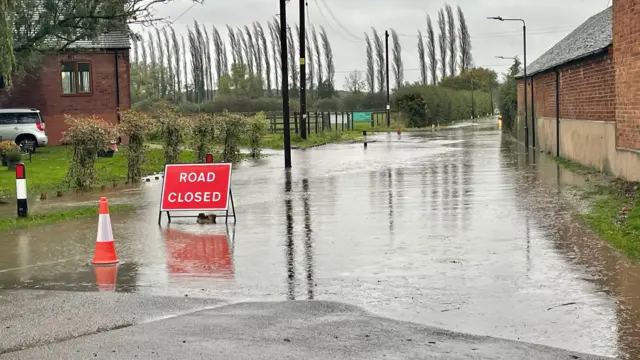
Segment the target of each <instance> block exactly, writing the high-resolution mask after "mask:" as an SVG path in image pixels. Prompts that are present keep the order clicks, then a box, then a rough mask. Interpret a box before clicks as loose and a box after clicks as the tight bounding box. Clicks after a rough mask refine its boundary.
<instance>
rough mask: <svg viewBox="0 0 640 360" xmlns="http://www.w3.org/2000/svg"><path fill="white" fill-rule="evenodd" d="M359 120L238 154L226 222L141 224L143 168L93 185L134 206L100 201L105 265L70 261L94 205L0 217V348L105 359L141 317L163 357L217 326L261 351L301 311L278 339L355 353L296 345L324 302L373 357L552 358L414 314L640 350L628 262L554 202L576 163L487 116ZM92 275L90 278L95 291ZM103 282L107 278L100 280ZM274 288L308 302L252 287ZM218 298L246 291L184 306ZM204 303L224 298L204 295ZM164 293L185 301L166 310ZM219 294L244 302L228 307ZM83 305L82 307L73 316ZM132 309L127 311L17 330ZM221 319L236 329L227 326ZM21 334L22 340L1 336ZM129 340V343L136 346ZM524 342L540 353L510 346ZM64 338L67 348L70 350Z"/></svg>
mask: <svg viewBox="0 0 640 360" xmlns="http://www.w3.org/2000/svg"><path fill="white" fill-rule="evenodd" d="M370 138H373V139H374V140H375V142H373V143H371V144H369V146H368V148H367V149H366V150H365V149H363V146H362V144H347V145H328V146H323V147H320V148H315V149H311V150H307V151H295V152H294V157H293V170H292V171H291V172H285V171H284V170H283V169H282V167H283V161H282V158H281V156H280V155H273V156H268V157H266V158H264V159H261V160H257V161H253V162H246V163H244V164H242V165H240V166H238V167H237V168H236V169H234V173H233V182H232V184H233V185H232V186H233V195H234V200H235V206H236V210H237V213H238V219H237V220H238V222H237V224H236V225H235V226H233V225H229V226H225V225H224V224H217V225H209V226H201V225H197V224H195V220H192V219H180V220H175V221H174V223H172V224H171V225H168V224H166V218H165V222H164V223H163V226H162V227H158V226H157V216H158V213H157V209H158V205H159V194H160V187H161V182H160V181H156V180H155V179H152V181H151V182H149V183H144V184H142V186H141V187H140V188H130V189H125V190H122V189H117V190H113V189H110V190H109V191H110V192H106V193H103V194H91V195H86V196H84V197H82V198H78V199H77V201H86V202H88V203H97V199H98V198H99V197H100V196H102V195H105V194H106V195H107V196H108V197H109V199H110V201H111V203H118V202H135V203H136V204H138V205H139V208H138V210H137V211H136V212H135V213H134V214H114V215H112V221H113V223H114V234H115V240H116V245H117V248H118V255H119V256H120V259H121V264H120V265H119V267H118V268H117V273H116V272H115V271H113V272H109V271H107V272H106V273H105V272H104V271H103V270H98V272H97V271H96V270H95V269H93V268H92V267H91V266H90V265H89V261H90V259H91V256H92V252H93V246H94V240H95V232H96V225H97V224H96V219H91V220H86V221H76V222H71V223H63V224H58V225H53V226H47V227H41V228H35V229H31V230H21V231H17V232H13V233H4V234H3V236H2V240H1V242H2V243H1V244H0V249H2V251H1V252H0V289H5V290H0V309H1V311H0V313H1V314H10V315H9V317H6V316H7V315H4V316H5V317H3V321H2V322H1V324H2V325H4V323H5V321H7V319H13V320H10V321H13V323H12V324H13V325H11V326H10V327H9V328H2V327H0V339H3V340H0V354H1V353H3V352H4V353H6V354H5V356H6V358H47V357H46V356H45V355H46V354H49V355H50V356H51V357H53V356H57V357H60V354H67V351H70V349H79V351H80V352H79V353H80V354H84V355H86V354H88V353H90V352H91V351H98V349H100V350H101V351H103V352H101V354H103V356H104V357H103V358H117V357H115V355H110V354H107V353H106V352H104V350H105V349H107V348H105V347H104V346H105V344H107V345H108V344H119V342H122V341H131V344H140V346H141V347H143V346H142V344H143V343H144V342H145V336H143V334H145V333H154V334H156V335H157V339H158V341H155V340H154V341H153V342H152V343H153V344H155V345H154V346H160V347H159V348H158V349H161V350H162V351H163V354H164V355H162V356H164V357H163V358H173V357H172V356H173V355H172V354H176V353H177V352H180V353H181V351H192V352H191V353H188V354H190V355H191V357H192V358H198V351H203V349H205V348H210V347H211V346H213V345H211V344H212V341H225V344H226V345H225V347H224V349H223V348H221V349H219V350H220V351H221V354H226V353H228V354H234V353H236V354H237V352H238V349H241V348H243V347H246V348H248V349H252V350H251V351H258V350H257V348H255V349H254V348H253V347H252V346H249V345H250V343H251V342H253V341H264V342H265V343H268V344H270V345H269V346H267V348H268V349H271V350H273V353H271V352H268V351H266V352H265V358H278V357H276V355H277V354H280V355H283V351H285V352H287V351H293V350H291V349H290V347H291V346H292V344H294V339H293V338H289V340H291V342H290V343H288V342H287V341H284V340H282V339H280V336H279V335H278V336H275V335H274V334H279V333H280V332H282V331H284V330H286V329H283V328H286V324H287V320H286V319H289V320H288V321H291V322H294V323H296V322H298V323H299V322H301V321H302V322H304V323H305V324H306V325H305V326H300V328H296V330H299V333H300V337H301V339H303V340H300V342H299V344H300V346H301V347H300V348H297V349H300V350H299V351H307V352H306V354H307V355H309V354H316V355H313V356H317V357H316V358H326V357H328V356H333V357H340V358H371V357H372V356H367V355H363V354H369V353H368V352H363V353H361V354H358V353H354V352H352V353H350V354H349V353H344V352H340V351H347V350H348V346H347V344H345V343H344V342H342V345H341V346H342V347H341V346H337V347H333V346H328V345H322V346H321V347H322V349H320V348H316V347H318V346H320V345H318V344H313V342H312V341H310V340H309V338H308V336H310V334H314V333H317V332H318V331H321V330H322V329H321V327H318V326H319V323H320V325H322V326H329V325H331V324H332V323H331V322H332V321H334V322H337V323H336V324H339V326H338V325H335V326H333V327H334V328H339V329H342V326H344V329H343V330H339V331H342V332H340V333H338V334H337V335H335V336H339V337H340V336H343V337H345V338H346V339H350V341H352V343H353V346H356V344H357V345H358V346H361V347H367V346H371V348H370V349H369V350H366V351H371V352H372V353H373V354H376V355H375V356H373V357H376V356H378V357H381V355H380V354H383V353H385V349H386V350H388V352H387V353H388V355H389V357H386V358H429V356H431V357H434V358H438V355H439V354H440V355H442V356H443V357H442V358H451V359H456V358H500V359H502V358H504V359H510V358H540V359H543V358H565V357H564V356H569V357H567V358H572V357H570V356H572V355H571V354H566V353H564V354H562V355H561V353H559V352H554V351H552V350H548V349H546V348H543V347H536V346H529V345H523V344H521V343H511V342H507V341H502V340H496V339H488V338H475V337H471V336H469V335H461V334H458V333H446V332H443V331H440V330H437V329H435V328H431V327H427V326H434V327H438V328H443V329H447V330H451V331H456V332H459V333H466V334H475V335H480V336H491V337H497V338H504V339H509V340H515V341H521V342H527V343H533V344H540V345H546V346H552V347H557V348H562V349H567V350H571V351H577V352H580V353H590V354H596V355H601V356H618V357H620V358H630V359H634V358H637V357H638V356H640V345H637V344H638V342H637V339H638V324H639V322H638V321H637V320H640V316H639V315H640V301H639V300H638V299H639V297H638V295H637V294H638V291H637V290H636V288H637V286H634V285H635V284H637V281H636V280H635V279H637V278H638V276H639V275H640V271H638V268H637V267H636V266H634V265H633V264H631V263H630V262H629V261H627V260H626V259H624V257H622V256H620V255H619V254H618V253H617V252H616V251H614V250H612V249H611V248H610V247H609V246H607V245H606V243H605V242H603V241H601V240H600V239H598V238H597V237H596V236H595V235H594V234H593V233H591V232H590V231H588V230H586V229H585V227H584V225H583V224H582V223H581V222H580V221H578V220H576V219H575V218H574V217H573V215H572V213H573V207H572V205H571V204H569V203H568V201H567V200H566V199H565V198H564V197H563V196H561V195H560V194H559V190H558V189H559V184H576V183H580V182H581V181H583V180H582V179H581V178H580V177H578V176H575V175H573V174H572V173H570V172H567V171H564V170H561V169H558V168H557V166H556V165H555V163H553V161H552V160H551V159H548V158H545V157H544V156H542V155H540V154H533V153H531V154H525V153H524V150H523V149H521V148H518V146H517V145H516V144H515V143H513V142H511V141H508V140H505V139H503V135H501V133H500V131H499V130H498V129H497V128H495V127H494V126H492V125H491V126H486V124H485V125H483V126H477V125H471V126H461V127H459V128H452V129H448V130H445V131H439V132H432V133H426V134H402V135H401V136H398V135H396V134H379V135H375V136H373V137H370ZM65 201H68V200H67V199H52V200H47V201H46V202H42V203H34V204H33V206H34V207H35V208H37V207H38V206H40V207H52V206H59V205H63V204H64V203H65ZM56 202H57V203H56ZM101 271H102V272H101ZM105 274H106V278H109V276H113V277H114V278H115V276H116V274H117V281H116V285H115V286H110V285H112V284H106V286H105V284H104V281H105ZM96 275H99V276H98V278H100V279H101V281H102V286H101V288H100V290H102V292H101V293H95V291H96V290H98V288H97V285H96ZM107 282H108V281H107ZM114 287H115V290H117V291H118V292H119V293H121V294H119V296H122V297H119V296H118V294H115V295H114V294H113V293H109V290H113V288H114ZM105 291H106V292H105ZM122 293H124V294H122ZM114 296H115V297H114ZM218 299H224V300H218ZM283 300H285V301H286V300H319V301H318V302H315V303H314V302H311V303H310V302H307V301H301V302H294V303H292V302H285V303H278V302H276V303H272V301H283ZM38 301H40V302H41V303H38ZM154 301H156V302H157V303H153V302H154ZM256 301H260V303H256ZM263 301H270V302H268V303H264V302H263ZM325 301H337V302H341V303H345V304H349V305H354V306H358V307H359V308H353V307H350V306H347V305H344V304H336V303H330V302H325ZM237 302H242V303H243V304H244V303H245V302H251V304H252V305H245V306H248V307H247V308H241V309H238V307H237V306H239V305H237V304H236V305H229V306H224V307H220V308H218V309H217V310H206V311H205V312H202V313H200V312H195V311H198V310H202V309H203V308H207V307H210V306H214V307H215V306H219V305H221V304H223V305H226V304H229V303H230V304H235V303H237ZM87 303H89V305H86V306H85V304H87ZM25 304H26V305H25ZM65 306H66V307H65ZM74 309H76V310H74ZM77 309H82V310H77ZM222 309H226V310H224V311H229V312H225V313H223V314H221V313H218V312H217V311H223V310H222ZM287 309H289V310H287ZM345 309H346V310H345ZM360 309H363V310H364V311H368V312H370V313H365V312H363V310H360ZM54 310H55V311H54ZM181 311H182V312H184V311H191V312H194V313H193V314H192V315H189V316H176V315H179V314H180V312H181ZM236 311H240V312H241V313H243V314H245V315H246V317H245V318H242V317H240V318H241V319H242V320H240V319H238V321H237V323H236V322H235V321H232V320H233V319H237V318H238V315H239V314H238V313H236ZM52 312H53V313H56V314H69V317H68V318H67V320H66V322H65V321H63V318H64V315H57V316H53V315H50V314H52ZM335 312H338V313H340V315H339V316H338V315H335V314H334V313H335ZM95 314H99V316H96V315H95ZM138 314H139V315H138ZM194 314H195V315H194ZM274 314H277V315H278V316H276V315H274ZM304 314H307V316H303V315H304ZM371 314H375V315H371ZM94 316H96V317H97V318H98V319H102V320H96V321H95V322H92V321H91V319H92V318H93V317H94ZM158 316H176V317H172V318H171V319H165V320H157V317H158ZM377 316H385V317H390V318H393V319H396V320H389V319H382V318H378V317H377ZM30 317H31V318H30ZM280 318H282V319H281V320H278V321H276V319H280ZM311 318H317V321H318V323H315V322H313V321H310V320H309V319H311ZM327 318H328V319H329V320H331V321H329V320H327ZM343 318H346V319H349V321H348V322H347V324H345V321H343V320H344V319H343ZM79 319H82V320H81V321H80V320H79ZM109 319H113V320H112V321H110V320H109ZM154 319H156V321H152V320H154ZM211 319H219V320H220V321H221V323H220V324H219V325H220V328H219V329H218V328H214V329H212V328H211V327H212V325H211V324H212V321H210V320H211ZM252 319H257V320H256V321H257V322H258V323H273V329H272V330H273V332H274V333H271V332H270V331H267V334H271V335H265V334H264V333H262V332H259V331H257V329H253V328H252V327H251V326H248V324H249V323H251V321H253V320H252ZM302 319H304V321H303V320H302ZM323 319H324V320H323ZM341 319H343V320H341ZM325 320H326V321H325ZM149 321H151V322H149ZM401 321H411V322H412V323H417V324H422V325H417V324H410V323H404V322H401ZM141 322H142V323H145V322H147V324H145V325H139V326H133V327H127V328H126V329H125V328H122V329H120V330H115V331H110V332H105V333H101V334H97V335H92V336H95V337H92V336H83V337H82V339H80V338H78V339H77V340H72V341H68V342H62V343H59V344H57V345H56V344H54V345H49V346H45V347H38V348H33V349H31V348H32V347H33V346H37V345H42V344H46V343H49V342H52V341H54V340H56V341H57V340H61V339H73V338H74V337H77V336H79V335H82V334H90V333H94V332H102V331H106V330H109V329H115V328H120V327H126V326H129V325H132V324H138V323H141ZM283 322H284V323H283ZM374 323H375V325H376V326H382V327H391V328H393V329H394V330H393V331H390V333H389V334H388V337H387V338H386V339H380V338H379V337H377V340H376V341H375V343H374V344H370V343H368V342H367V341H369V340H367V338H365V339H364V340H363V339H361V338H359V337H357V336H355V334H356V333H357V331H356V330H357V329H362V328H369V327H372V326H373V327H375V326H374V325H373V324H374ZM223 325H224V326H223ZM191 326H193V327H194V329H198V328H199V327H201V328H202V329H204V328H207V329H209V330H210V331H212V333H211V334H210V335H211V338H210V339H208V340H206V341H205V340H204V339H203V338H201V339H200V340H198V341H196V342H197V343H198V345H197V346H193V347H191V346H190V347H188V348H189V350H185V349H183V348H184V347H183V346H182V345H181V344H178V345H177V346H173V345H171V344H172V343H171V342H170V341H169V339H171V338H172V336H174V335H171V334H180V333H185V334H187V333H189V331H187V330H188V329H190V327H191ZM243 326H244V328H243ZM52 329H56V331H55V332H53V334H54V335H53V336H52V335H51V333H52ZM224 329H227V330H228V331H229V332H230V333H234V331H236V332H237V331H243V332H246V337H241V339H238V340H237V341H234V340H233V338H230V337H229V336H227V335H225V334H226V333H225V332H224V331H223V330H224ZM234 329H235V330H234ZM242 329H244V330H242ZM169 330H171V331H173V332H168V331H169ZM58 331H59V332H61V334H58V335H55V334H57V332H58ZM203 331H204V330H203ZM203 333H206V332H203ZM296 333H297V332H296ZM441 333H442V334H445V333H446V335H442V334H441ZM305 334H306V335H305ZM417 334H423V335H424V334H432V335H433V336H435V337H436V338H437V337H438V336H444V338H439V339H441V340H442V341H443V342H444V339H445V338H446V339H448V340H447V341H448V345H446V346H449V347H446V346H445V347H444V348H435V347H429V348H428V349H424V348H423V347H424V346H422V345H425V344H421V345H420V346H417V345H416V344H418V343H417V342H416V343H414V344H403V345H401V346H400V345H398V344H395V343H394V341H396V340H397V341H400V339H402V338H405V337H413V338H416V339H420V340H416V341H423V340H424V341H427V344H430V343H428V340H427V338H428V336H426V335H424V336H422V337H419V336H418V335H417ZM371 335H372V336H373V334H371ZM175 336H177V335H175ZM192 336H195V335H192ZM261 336H262V337H261ZM264 336H267V338H264ZM291 336H293V335H291ZM328 336H330V335H329V334H327V337H328ZM430 336H431V335H430ZM88 339H89V340H88ZM99 339H104V340H105V341H106V342H105V343H100V341H102V340H99ZM154 339H155V338H154ZM304 339H306V340H304ZM465 339H467V340H465ZM469 339H473V341H472V340H469ZM94 340H95V342H94ZM192 340H196V339H195V338H192ZM329 340H330V339H329ZM147 341H150V340H149V339H148V338H147ZM281 341H282V342H284V343H287V344H283V343H281ZM436 341H437V340H436ZM474 342H478V343H482V344H484V345H483V346H484V347H483V346H480V347H478V348H483V349H484V350H480V352H479V353H474V351H478V350H477V349H478V348H475V349H476V350H473V348H469V347H468V346H467V345H469V344H470V343H474ZM231 343H232V344H231ZM120 344H121V343H120ZM394 344H395V345H394ZM431 345H433V344H431ZM122 346H124V345H122V344H121V345H119V348H121V347H122ZM283 346H287V347H284V348H283ZM22 347H25V348H30V349H31V350H27V352H24V353H23V352H22V351H17V350H20V349H21V348H22ZM107 347H108V346H107ZM418 348H419V349H418ZM92 349H93V350H92ZM130 349H131V354H136V355H139V357H140V358H145V356H147V357H150V356H151V355H149V354H147V353H145V352H136V351H137V350H133V346H131V347H130ZM181 349H182V350H181ZM340 349H342V350H340ZM499 349H506V350H505V351H507V352H505V353H500V352H499V351H498V350H499ZM533 349H538V350H539V351H540V355H539V356H536V357H524V356H518V354H526V353H525V352H520V353H519V352H518V351H534V350H533ZM271 350H269V351H271ZM225 351H227V352H226V353H225ZM296 351H298V350H296ZM363 351H365V350H363ZM421 351H422V352H421ZM429 351H432V352H429ZM491 351H494V352H493V353H492V352H491ZM545 351H548V355H544V354H545ZM316 352H317V353H316ZM68 354H70V353H68ZM145 354H146V355H145ZM247 354H252V353H251V352H247ZM287 354H288V352H287ZM292 354H293V353H292ZM301 354H302V353H301ZM444 354H448V355H447V356H448V357H447V356H444ZM474 354H479V355H478V356H476V357H473V356H475V355H474ZM154 355H158V354H154ZM267 355H268V356H267ZM467 355H468V357H465V356H467ZM29 356H31V357H29ZM47 356H48V355H47ZM77 356H78V357H76V355H74V356H71V355H69V357H68V358H86V357H82V356H80V355H77ZM238 356H240V355H238ZM242 356H244V355H242ZM544 356H547V357H544ZM554 356H556V357H554ZM573 356H575V355H573ZM308 357H309V356H308ZM0 358H4V357H2V356H0ZM237 358H242V357H237ZM245 358H255V356H254V357H251V356H249V355H247V356H246V357H245ZM280 358H282V356H281V357H280ZM293 358H296V357H295V356H294V357H293ZM309 358H313V357H309ZM580 358H585V357H580Z"/></svg>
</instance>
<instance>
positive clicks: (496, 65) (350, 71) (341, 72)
mask: <svg viewBox="0 0 640 360" xmlns="http://www.w3.org/2000/svg"><path fill="white" fill-rule="evenodd" d="M509 66H511V64H507V63H505V64H482V65H475V66H474V67H484V68H489V67H509ZM354 71H361V72H363V71H364V70H361V69H353V70H336V71H335V73H336V74H350V73H352V72H354ZM404 71H405V72H407V71H420V68H410V69H404Z"/></svg>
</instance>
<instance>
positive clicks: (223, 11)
mask: <svg viewBox="0 0 640 360" xmlns="http://www.w3.org/2000/svg"><path fill="white" fill-rule="evenodd" d="M307 1H308V4H309V6H308V10H309V19H310V21H311V23H312V24H313V25H315V26H324V27H325V29H326V30H327V34H328V36H329V39H330V40H331V45H332V48H333V53H334V59H335V66H336V79H335V80H336V83H337V86H338V88H342V85H343V83H344V78H345V76H346V75H347V74H348V73H349V72H350V71H353V70H355V69H358V70H364V68H365V64H366V53H365V43H364V32H368V33H369V34H371V27H372V26H373V27H375V28H376V29H377V30H378V31H379V32H382V33H384V30H386V29H392V28H393V29H395V30H396V31H397V32H398V33H399V34H401V37H400V40H401V43H402V50H403V52H402V60H403V62H404V67H405V80H407V81H415V80H417V79H418V78H419V77H420V71H419V70H418V58H417V50H416V42H417V36H416V34H417V31H418V29H420V30H422V32H423V33H424V32H425V29H426V17H427V14H428V15H430V16H431V18H432V21H434V26H437V25H436V21H437V17H438V9H440V8H442V7H443V5H444V4H445V2H441V1H425V0H307ZM610 1H611V0H458V1H449V4H451V5H452V7H453V8H454V10H455V8H456V6H458V5H460V7H462V9H463V11H464V13H465V16H466V19H467V24H468V27H469V31H470V33H471V41H472V46H473V51H472V54H473V60H474V62H475V64H476V65H477V66H485V67H488V68H491V69H493V70H495V71H497V72H498V73H499V74H500V73H503V72H504V71H505V70H506V68H508V67H509V65H510V62H509V61H508V60H501V59H496V58H495V56H505V57H510V56H516V55H517V56H519V57H520V58H522V53H523V46H522V26H521V24H520V23H519V22H500V21H495V20H487V19H486V17H487V16H502V17H505V18H506V17H511V18H523V19H524V20H525V21H526V22H527V60H528V61H527V62H528V63H531V62H532V61H533V60H535V59H536V58H537V57H538V56H540V55H542V53H544V52H545V51H546V50H547V49H549V48H550V47H551V46H553V45H554V44H555V43H557V42H558V41H559V40H561V39H562V38H563V37H564V36H565V35H567V34H568V33H569V32H570V31H572V30H573V29H574V28H575V27H577V26H578V25H580V24H581V23H582V22H584V21H585V20H586V19H587V18H589V17H590V16H592V15H594V14H596V13H598V12H600V11H602V10H604V9H605V8H606V7H607V6H609V5H610ZM298 4H299V1H298V0H290V1H289V4H288V5H287V19H288V23H289V24H290V25H291V24H294V23H297V22H298V21H297V20H298V16H299V10H298V9H299V7H298ZM329 10H330V11H331V13H333V15H334V16H335V18H336V20H337V21H336V20H334V18H333V17H332V16H331V13H330V11H329ZM156 12H157V15H159V16H162V17H166V18H168V19H170V21H173V22H174V24H173V27H174V29H175V30H176V32H177V33H178V34H185V33H186V28H187V25H192V24H193V20H194V19H195V20H197V21H198V22H199V23H201V24H206V25H207V29H210V28H211V26H212V25H215V26H216V27H218V29H219V31H221V35H223V34H224V35H226V27H225V25H227V24H229V25H232V26H234V27H237V26H244V25H248V24H251V23H252V22H254V21H260V22H262V23H263V24H265V23H266V22H267V21H269V20H270V19H272V18H273V16H274V15H276V14H278V13H279V1H278V0H235V1H231V0H204V4H202V5H201V4H196V5H194V4H193V2H192V1H191V0H175V1H173V2H172V3H170V4H162V5H159V6H157V7H156ZM338 22H339V23H340V24H338ZM342 27H344V28H345V29H343V28H342ZM354 36H355V38H354ZM436 36H437V28H436Z"/></svg>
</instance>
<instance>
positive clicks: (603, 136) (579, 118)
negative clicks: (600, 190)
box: [517, 0, 640, 181]
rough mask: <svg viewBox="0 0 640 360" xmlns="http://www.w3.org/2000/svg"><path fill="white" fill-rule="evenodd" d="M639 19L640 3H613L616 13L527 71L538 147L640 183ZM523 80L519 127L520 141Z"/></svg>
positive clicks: (596, 19)
mask: <svg viewBox="0 0 640 360" xmlns="http://www.w3.org/2000/svg"><path fill="white" fill-rule="evenodd" d="M639 12H640V1H639V0H614V1H613V6H612V7H609V8H607V9H605V10H604V11H602V12H600V13H598V14H596V15H594V16H592V17H591V18H589V19H588V20H587V21H585V22H584V23H583V24H582V25H580V26H579V27H578V28H576V29H575V30H574V31H573V32H571V33H570V34H569V35H567V36H566V37H565V38H564V39H562V40H561V41H560V42H558V43H557V44H555V45H554V46H553V47H551V49H549V50H548V51H547V52H545V53H544V54H543V55H542V56H540V57H539V58H538V59H536V60H535V61H534V62H532V63H531V64H530V65H529V66H528V67H527V86H528V92H527V98H528V99H527V100H528V104H529V105H528V106H529V129H530V131H529V136H530V139H529V140H530V143H531V144H532V145H534V146H536V147H537V148H538V149H540V150H542V151H546V152H550V153H552V154H554V155H555V154H556V153H557V152H558V150H559V155H560V156H561V157H564V158H567V159H570V160H573V161H577V162H579V163H582V164H585V165H588V166H591V167H595V168H598V169H600V170H602V171H607V172H610V173H612V174H614V175H615V176H618V177H621V178H624V179H627V180H633V181H640V53H638V52H637V51H638V50H637V48H638V46H640V17H638V16H637V14H638V13H639ZM634 47H635V50H634ZM522 75H523V74H520V75H519V77H518V114H519V115H520V116H519V117H518V124H517V135H518V138H519V139H521V140H522V138H523V136H524V130H523V126H524V125H523V123H524V119H523V116H522V115H523V114H524V111H523V107H524V79H523V76H522ZM556 90H557V93H556ZM556 94H557V95H556ZM532 105H533V106H532ZM531 119H533V125H532V123H531ZM556 128H558V129H559V132H557V131H556ZM558 134H559V136H558V138H559V142H560V146H559V148H558V146H557V145H558V142H557V138H556V136H557V135H558Z"/></svg>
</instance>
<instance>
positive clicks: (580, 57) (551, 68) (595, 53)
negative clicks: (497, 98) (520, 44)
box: [515, 44, 613, 80]
mask: <svg viewBox="0 0 640 360" xmlns="http://www.w3.org/2000/svg"><path fill="white" fill-rule="evenodd" d="M612 45H613V44H609V45H607V46H606V47H603V48H601V49H598V50H594V51H591V52H588V53H586V54H582V55H580V56H578V57H575V58H573V59H569V60H567V61H564V62H561V63H558V64H554V65H552V66H548V67H545V68H543V69H541V70H537V71H535V72H532V73H529V72H527V77H529V76H533V75H537V74H540V73H543V72H545V71H549V70H554V71H555V69H556V68H557V67H558V66H563V65H567V64H569V63H572V62H574V61H579V60H584V59H585V58H588V57H591V56H594V55H598V54H600V53H604V52H608V51H609V47H611V46H612ZM534 62H535V61H534ZM523 75H524V74H522V73H520V74H518V75H516V76H515V79H516V80H520V79H522V78H524V76H523Z"/></svg>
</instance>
